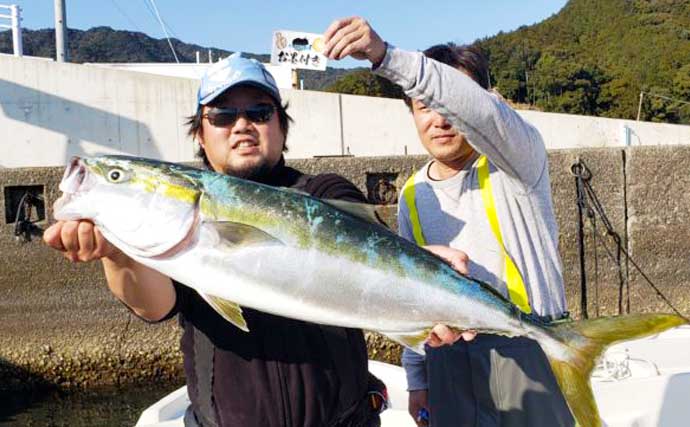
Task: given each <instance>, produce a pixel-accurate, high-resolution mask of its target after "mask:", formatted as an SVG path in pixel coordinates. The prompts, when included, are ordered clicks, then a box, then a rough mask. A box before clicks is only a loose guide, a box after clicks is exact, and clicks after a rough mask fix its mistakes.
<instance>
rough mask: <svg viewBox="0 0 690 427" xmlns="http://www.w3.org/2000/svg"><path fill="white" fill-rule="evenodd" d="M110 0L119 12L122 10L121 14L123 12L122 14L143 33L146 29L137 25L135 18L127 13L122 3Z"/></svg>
mask: <svg viewBox="0 0 690 427" xmlns="http://www.w3.org/2000/svg"><path fill="white" fill-rule="evenodd" d="M110 1H111V2H112V3H113V5H114V6H115V8H116V9H117V10H118V12H120V14H121V15H122V16H124V17H125V19H127V20H128V21H129V23H130V24H132V25H133V26H134V28H136V29H137V30H139V32H140V33H143V32H144V31H142V29H141V28H140V27H139V26H138V25H137V23H136V22H134V20H133V19H132V18H130V17H129V15H127V13H125V11H124V10H123V9H122V8H121V7H120V5H119V4H118V3H117V1H116V0H110Z"/></svg>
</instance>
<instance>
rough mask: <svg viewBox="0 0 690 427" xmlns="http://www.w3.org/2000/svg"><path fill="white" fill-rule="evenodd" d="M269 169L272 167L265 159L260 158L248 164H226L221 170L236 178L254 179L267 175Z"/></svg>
mask: <svg viewBox="0 0 690 427" xmlns="http://www.w3.org/2000/svg"><path fill="white" fill-rule="evenodd" d="M271 169H273V166H272V165H269V164H268V161H266V159H261V160H259V161H258V162H255V163H252V164H248V165H237V166H233V165H227V166H226V167H225V169H224V170H223V172H224V173H225V174H227V175H230V176H234V177H236V178H241V179H247V180H250V181H256V180H260V179H261V178H263V177H265V176H267V175H268V173H269V172H271Z"/></svg>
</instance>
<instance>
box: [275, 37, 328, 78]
mask: <svg viewBox="0 0 690 427" xmlns="http://www.w3.org/2000/svg"><path fill="white" fill-rule="evenodd" d="M323 48H324V42H323V35H321V34H315V33H304V32H298V31H285V30H280V31H275V32H274V33H273V47H272V49H271V65H282V66H289V67H290V68H304V69H308V70H325V69H326V63H327V62H328V60H327V58H326V57H325V56H324V55H323V54H322V52H323Z"/></svg>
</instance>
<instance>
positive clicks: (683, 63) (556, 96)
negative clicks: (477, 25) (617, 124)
mask: <svg viewBox="0 0 690 427" xmlns="http://www.w3.org/2000/svg"><path fill="white" fill-rule="evenodd" d="M477 43H478V44H479V45H481V47H482V48H483V49H484V50H485V51H486V52H487V54H488V55H489V57H490V60H491V74H492V81H493V83H494V84H495V85H496V87H497V88H498V89H499V91H500V92H501V93H502V94H503V95H504V96H506V97H507V98H509V99H512V100H513V101H515V102H520V103H531V104H536V106H537V107H539V108H541V109H543V110H545V111H555V112H566V113H575V114H591V115H600V116H606V117H622V118H635V117H636V115H637V110H638V103H639V95H640V92H641V91H644V92H645V93H646V94H647V95H645V97H644V104H643V108H642V119H643V120H655V121H664V122H671V123H686V124H690V105H688V104H683V103H680V102H674V101H669V100H666V99H663V98H660V97H655V96H652V95H651V94H655V95H661V96H664V97H668V98H675V99H680V100H684V101H688V102H690V1H687V0H571V1H569V2H568V3H567V4H566V6H565V7H564V8H563V9H562V10H561V11H560V12H559V13H557V14H556V15H554V16H552V17H551V18H549V19H547V20H545V21H543V22H541V23H539V24H535V25H532V26H529V27H522V28H520V29H518V30H517V31H513V32H510V33H502V34H498V35H496V36H494V37H490V38H486V39H483V40H479V41H478V42H477Z"/></svg>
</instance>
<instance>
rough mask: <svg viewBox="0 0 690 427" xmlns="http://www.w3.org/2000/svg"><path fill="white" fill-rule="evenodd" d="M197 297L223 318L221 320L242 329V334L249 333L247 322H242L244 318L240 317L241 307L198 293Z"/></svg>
mask: <svg viewBox="0 0 690 427" xmlns="http://www.w3.org/2000/svg"><path fill="white" fill-rule="evenodd" d="M199 295H201V297H202V298H203V299H204V300H205V301H206V302H207V303H208V305H210V306H211V308H213V309H214V310H216V312H217V313H218V314H220V315H221V316H223V319H225V320H227V321H228V322H230V323H232V324H233V325H235V326H237V327H238V328H240V329H242V330H243V331H244V332H249V328H248V327H247V321H246V320H244V316H243V315H242V307H240V306H239V305H238V304H237V303H234V302H232V301H228V300H226V299H223V298H220V297H216V296H213V295H208V294H202V293H199Z"/></svg>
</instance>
